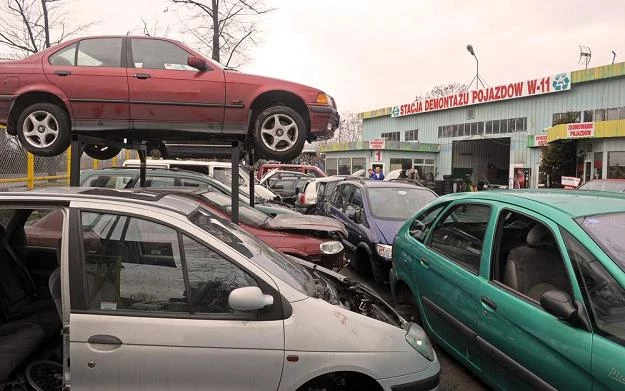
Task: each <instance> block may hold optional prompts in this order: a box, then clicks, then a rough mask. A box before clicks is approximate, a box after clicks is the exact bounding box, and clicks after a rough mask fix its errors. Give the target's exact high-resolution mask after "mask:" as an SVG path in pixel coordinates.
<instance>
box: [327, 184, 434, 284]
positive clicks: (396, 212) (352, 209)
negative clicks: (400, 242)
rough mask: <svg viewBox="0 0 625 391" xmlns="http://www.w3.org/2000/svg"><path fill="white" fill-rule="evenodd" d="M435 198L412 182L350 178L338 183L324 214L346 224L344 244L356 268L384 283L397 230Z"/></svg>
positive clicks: (428, 190)
mask: <svg viewBox="0 0 625 391" xmlns="http://www.w3.org/2000/svg"><path fill="white" fill-rule="evenodd" d="M435 198H436V193H434V192H433V191H432V190H430V189H428V188H426V187H423V186H420V185H416V184H413V183H407V182H403V181H397V182H393V181H388V182H387V181H371V180H367V179H348V180H345V181H343V182H340V183H339V184H338V185H337V186H336V188H335V189H334V192H333V193H332V195H331V196H330V198H329V199H328V201H327V202H326V204H325V205H324V207H323V208H321V214H323V215H326V216H331V217H334V218H336V219H338V220H340V221H341V222H343V224H345V227H346V228H347V231H348V233H349V236H348V237H347V239H345V240H344V241H343V244H344V245H345V248H346V249H348V250H351V252H352V255H353V257H352V259H353V260H354V261H355V262H354V263H355V267H356V269H357V271H358V272H359V273H360V274H363V275H372V276H373V279H374V281H375V282H376V283H378V284H383V283H384V282H385V281H388V273H389V269H390V267H391V256H392V248H393V247H392V246H393V240H394V239H395V235H396V234H397V231H399V228H400V227H401V226H402V225H403V224H404V222H405V221H406V220H407V219H408V218H410V217H411V216H412V215H414V214H415V213H416V212H417V211H418V210H419V209H421V208H422V207H423V206H425V205H426V204H428V203H429V202H430V201H432V200H434V199H435Z"/></svg>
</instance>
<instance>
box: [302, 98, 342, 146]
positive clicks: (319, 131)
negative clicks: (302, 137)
mask: <svg viewBox="0 0 625 391" xmlns="http://www.w3.org/2000/svg"><path fill="white" fill-rule="evenodd" d="M308 110H309V111H310V134H309V141H314V140H325V139H329V138H332V136H334V130H335V129H336V128H338V127H339V122H340V120H341V117H340V115H339V113H338V111H336V109H335V108H334V107H329V106H314V105H311V106H308Z"/></svg>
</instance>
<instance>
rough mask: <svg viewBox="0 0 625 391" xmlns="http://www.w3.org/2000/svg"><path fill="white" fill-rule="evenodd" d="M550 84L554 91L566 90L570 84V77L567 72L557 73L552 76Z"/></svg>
mask: <svg viewBox="0 0 625 391" xmlns="http://www.w3.org/2000/svg"><path fill="white" fill-rule="evenodd" d="M551 85H552V86H553V89H554V90H555V91H564V90H568V89H569V88H570V86H571V77H570V76H569V74H568V73H558V74H557V75H555V76H554V77H553V81H552V82H551Z"/></svg>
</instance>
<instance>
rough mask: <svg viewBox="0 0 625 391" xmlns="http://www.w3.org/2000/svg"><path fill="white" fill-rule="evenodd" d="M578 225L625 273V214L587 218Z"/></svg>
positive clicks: (582, 219) (580, 219) (583, 218)
mask: <svg viewBox="0 0 625 391" xmlns="http://www.w3.org/2000/svg"><path fill="white" fill-rule="evenodd" d="M577 222H578V224H580V225H581V226H582V228H583V229H584V230H585V231H586V232H587V233H588V234H589V235H590V236H591V237H592V238H593V239H594V240H595V242H597V244H598V245H599V246H600V247H601V248H602V249H603V251H605V252H606V254H608V255H609V256H610V258H612V260H613V261H614V262H616V264H617V265H618V266H619V267H620V268H621V269H623V271H625V243H624V241H623V238H625V213H611V214H605V215H598V216H586V217H582V218H579V219H577Z"/></svg>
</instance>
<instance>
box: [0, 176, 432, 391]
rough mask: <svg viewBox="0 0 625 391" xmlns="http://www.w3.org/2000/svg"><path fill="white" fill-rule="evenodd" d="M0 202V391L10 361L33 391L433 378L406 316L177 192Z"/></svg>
mask: <svg viewBox="0 0 625 391" xmlns="http://www.w3.org/2000/svg"><path fill="white" fill-rule="evenodd" d="M0 208H2V209H3V212H5V213H4V214H3V216H8V217H7V218H6V224H5V226H6V227H9V229H8V230H7V232H6V237H5V238H3V239H6V240H2V241H0V243H1V246H2V250H3V252H2V254H3V256H4V255H7V256H8V255H9V254H13V255H12V256H11V258H14V259H11V262H13V261H15V262H16V263H21V264H22V265H24V266H23V268H14V267H11V266H10V262H8V261H7V262H0V278H1V279H0V281H2V282H3V284H2V286H3V287H10V289H11V290H10V292H8V293H7V292H5V291H3V290H2V291H0V292H2V293H0V295H2V297H1V298H2V299H3V300H1V301H0V302H3V303H5V304H7V305H6V306H3V307H2V310H3V311H5V312H7V313H5V314H3V316H2V317H1V318H0V319H2V320H1V322H2V323H1V324H0V331H2V332H1V333H0V364H1V365H0V389H4V388H5V386H7V385H8V384H17V383H15V382H19V381H20V380H19V379H22V381H23V379H24V377H23V376H22V371H21V369H20V368H21V366H20V363H21V362H23V361H25V360H26V361H27V364H26V377H25V378H26V379H28V382H29V383H31V386H33V388H36V387H39V388H36V389H42V388H43V386H44V385H46V384H50V382H53V383H54V384H53V388H49V389H62V387H63V386H66V387H68V386H71V388H72V389H76V390H81V391H83V390H87V391H88V390H146V391H147V390H150V391H164V390H177V391H178V390H200V389H212V390H284V391H286V390H289V391H296V390H301V391H308V390H322V389H336V390H338V389H340V390H352V391H355V390H386V391H391V390H395V391H396V390H431V389H437V388H438V382H439V372H440V366H439V362H438V360H437V357H436V355H435V353H434V351H433V349H432V346H431V344H430V341H429V339H428V337H427V335H426V334H425V332H424V331H423V329H422V328H421V327H420V326H418V325H417V324H414V323H408V322H406V321H405V320H404V319H403V318H401V316H399V315H398V314H397V312H395V311H394V310H393V309H392V308H391V307H390V306H389V305H388V304H387V303H386V302H384V300H382V299H381V298H380V297H379V296H378V295H377V294H376V293H375V292H374V291H372V290H371V289H370V288H368V287H367V286H366V285H362V284H359V283H355V282H352V281H350V280H348V279H345V278H344V277H342V276H341V275H339V274H336V273H334V272H332V271H330V270H327V269H324V268H322V267H316V266H314V265H312V264H309V263H306V262H304V261H296V260H294V259H291V258H286V257H285V256H284V255H282V254H280V253H278V252H276V251H275V250H273V249H271V248H270V247H268V246H267V245H265V244H264V243H263V242H261V241H259V240H257V239H256V238H254V237H252V236H250V235H249V234H247V233H245V232H244V231H242V230H240V229H239V228H238V227H237V226H235V225H233V224H231V223H230V222H229V221H227V220H223V219H222V218H220V217H218V216H217V215H215V214H213V213H212V212H210V211H209V210H208V209H206V208H205V207H204V206H203V205H202V204H201V203H198V202H197V201H195V200H193V199H191V198H187V197H186V196H184V194H182V193H179V194H177V193H175V192H172V193H154V192H150V191H148V190H136V191H133V190H112V189H93V188H73V189H45V190H43V191H31V192H22V193H12V192H10V193H0ZM26 221H28V223H25V222H26ZM0 227H1V226H0ZM2 231H4V230H2ZM16 238H19V239H20V243H21V245H20V251H19V252H18V251H10V250H17V248H9V247H8V246H9V243H15V239H16ZM18 254H19V255H18ZM22 256H23V257H24V258H21V259H20V257H22ZM29 257H30V258H31V259H29ZM33 257H37V259H36V262H34V261H33V259H34V258H33ZM3 259H4V258H3ZM8 259H9V258H7V260H8ZM57 259H58V262H60V265H59V266H58V267H56V266H55V265H56V264H57ZM26 265H28V266H26ZM28 274H29V275H31V276H33V278H32V279H27V278H22V277H25V276H26V275H28ZM48 276H49V277H48ZM7 281H10V282H11V284H5V282H7ZM31 285H32V286H31ZM48 286H49V287H50V293H51V295H52V299H46V298H45V296H44V295H41V294H39V295H37V294H34V293H32V292H42V290H43V289H44V287H45V288H46V289H47V287H48ZM13 302H19V303H20V305H19V307H18V306H17V305H15V306H13V305H12V303H13ZM57 310H58V312H57ZM5 319H9V320H5ZM61 321H62V324H61ZM44 328H45V329H48V330H50V331H51V332H50V333H49V334H44ZM61 330H62V331H63V332H62V336H63V341H62V342H61V341H60V339H55V338H54V336H55V335H57V336H58V335H59V333H60V332H61ZM46 335H47V336H48V337H46ZM42 358H45V359H44V360H41V359H42ZM70 361H71V367H70V366H69V364H70ZM46 382H48V383H46ZM24 388H25V387H24ZM46 389H48V388H46Z"/></svg>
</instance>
